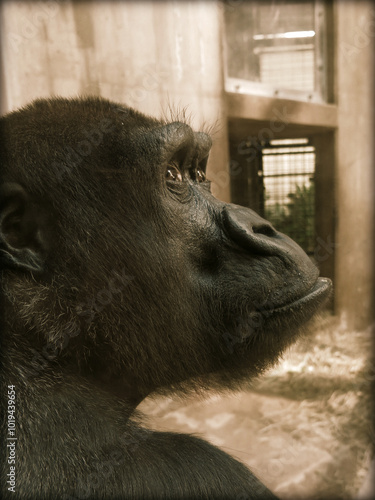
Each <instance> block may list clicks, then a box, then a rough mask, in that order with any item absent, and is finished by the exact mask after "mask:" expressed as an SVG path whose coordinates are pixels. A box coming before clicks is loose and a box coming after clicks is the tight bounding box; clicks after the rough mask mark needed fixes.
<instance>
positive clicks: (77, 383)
mask: <svg viewBox="0 0 375 500" xmlns="http://www.w3.org/2000/svg"><path fill="white" fill-rule="evenodd" d="M0 138H1V160H0V161H1V174H0V192H1V202H0V211H1V212H0V213H1V216H0V221H1V227H0V260H1V309H2V310H1V313H2V314H1V405H2V427H1V429H2V430H1V433H2V435H1V437H2V441H1V442H2V443H4V444H3V447H2V454H3V456H2V460H1V471H2V483H1V488H2V492H1V495H2V498H5V499H10V498H12V499H22V500H23V499H30V500H36V499H38V500H39V499H41V500H47V499H51V500H52V499H53V500H81V499H90V500H91V499H92V500H94V499H95V500H97V499H98V500H99V499H132V500H135V499H207V500H208V499H210V500H212V499H231V500H232V499H237V500H246V499H252V498H268V499H271V498H275V497H274V495H273V494H272V493H271V492H270V491H269V490H268V489H267V488H266V487H265V486H264V485H263V484H262V483H261V482H260V481H259V480H258V479H257V478H256V476H255V475H254V474H253V473H252V472H250V471H249V470H248V469H247V468H246V467H245V466H244V465H243V464H241V463H240V462H239V461H237V460H235V459H234V458H232V457H231V456H230V455H228V454H226V453H224V452H223V451H221V450H220V449H218V448H217V447H215V446H212V445H211V444H209V443H207V442H206V441H204V440H203V439H200V438H198V437H195V436H189V435H184V434H177V433H171V432H156V431H155V432H154V431H151V430H149V429H147V427H145V426H143V425H142V421H141V416H140V415H139V414H138V413H137V410H136V407H137V405H138V404H139V403H140V401H142V400H143V399H144V398H145V397H146V396H148V395H149V394H151V393H154V394H156V393H158V394H167V393H179V394H186V393H188V392H191V391H195V392H197V393H201V394H202V393H205V392H206V390H207V389H213V390H237V389H239V388H241V386H243V384H244V383H245V382H246V381H248V380H249V379H250V378H252V377H255V376H258V375H259V374H261V373H262V372H263V371H264V370H265V369H266V368H267V367H269V366H271V365H272V364H273V363H274V362H275V361H276V360H277V359H278V358H279V356H280V354H281V353H282V351H283V350H285V348H286V347H287V346H289V345H290V344H291V343H293V342H294V341H295V340H296V338H297V337H298V335H299V332H300V331H301V327H302V326H303V325H304V324H305V323H306V321H307V320H308V319H309V318H311V317H312V316H313V315H314V313H315V312H316V311H317V310H318V309H319V307H320V306H321V305H322V304H323V303H324V302H325V300H326V299H327V297H328V296H329V295H330V290H331V283H330V281H329V280H328V279H324V278H319V277H318V274H319V273H318V271H317V269H316V267H315V266H314V265H313V264H312V263H311V261H310V259H309V258H308V256H307V255H306V254H305V253H304V252H303V251H302V250H301V248H300V247H298V245H297V244H296V243H294V242H293V241H292V240H291V239H289V238H288V237H287V236H285V235H283V234H281V233H279V232H277V231H276V230H275V229H274V228H273V227H272V226H271V224H269V223H268V222H267V221H265V220H263V219H261V218H260V217H259V216H258V215H257V214H256V213H254V212H253V211H251V210H249V209H247V208H244V207H240V206H236V205H232V204H229V203H224V202H222V201H219V200H217V199H215V198H214V197H213V195H212V194H211V192H210V182H209V181H208V180H207V178H206V173H205V170H206V164H207V159H208V155H209V151H210V147H211V139H210V137H209V135H208V134H206V133H204V132H194V131H193V130H192V128H191V127H190V126H189V125H188V124H187V123H184V122H182V121H175V122H173V123H168V122H166V121H159V120H156V119H154V118H151V117H148V116H145V115H143V114H141V113H139V112H137V111H135V110H134V109H131V108H128V107H125V106H122V105H120V104H118V103H114V102H111V101H108V100H105V99H102V98H96V97H95V98H94V97H86V98H76V99H65V98H51V99H39V100H36V101H34V102H33V103H31V104H30V105H28V106H26V107H24V108H22V109H20V110H17V111H14V112H11V113H9V114H7V115H6V116H4V117H3V118H1V121H0Z"/></svg>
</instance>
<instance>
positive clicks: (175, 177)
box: [165, 163, 182, 182]
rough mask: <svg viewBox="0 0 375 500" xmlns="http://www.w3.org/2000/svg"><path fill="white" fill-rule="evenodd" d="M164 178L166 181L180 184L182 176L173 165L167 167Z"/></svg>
mask: <svg viewBox="0 0 375 500" xmlns="http://www.w3.org/2000/svg"><path fill="white" fill-rule="evenodd" d="M165 178H166V180H167V181H172V182H182V174H181V172H180V171H179V169H178V168H177V165H176V164H175V163H171V164H170V165H168V167H167V171H166V173H165Z"/></svg>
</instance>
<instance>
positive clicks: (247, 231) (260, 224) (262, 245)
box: [222, 204, 304, 255]
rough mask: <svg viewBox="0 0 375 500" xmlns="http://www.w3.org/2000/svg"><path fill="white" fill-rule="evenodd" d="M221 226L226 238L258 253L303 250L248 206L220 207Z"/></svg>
mask: <svg viewBox="0 0 375 500" xmlns="http://www.w3.org/2000/svg"><path fill="white" fill-rule="evenodd" d="M222 221H223V228H224V231H225V233H226V235H227V236H228V238H229V239H230V240H231V241H232V242H234V243H236V244H237V245H239V246H241V247H242V248H244V249H246V250H248V251H251V252H252V253H256V254H260V255H278V254H280V253H283V254H285V252H287V253H288V247H290V252H291V253H293V254H295V253H297V254H304V251H303V250H302V249H301V248H300V247H299V246H298V245H297V243H295V242H294V241H293V240H291V239H290V238H289V237H287V236H285V235H284V234H282V233H279V232H278V231H276V230H275V229H274V228H273V226H272V225H271V224H270V223H269V222H268V221H266V220H265V219H262V217H260V216H259V215H258V214H257V213H255V212H254V211H253V210H250V209H249V208H245V207H241V206H238V205H233V204H226V205H225V206H224V207H223V209H222Z"/></svg>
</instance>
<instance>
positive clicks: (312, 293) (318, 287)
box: [270, 278, 332, 313]
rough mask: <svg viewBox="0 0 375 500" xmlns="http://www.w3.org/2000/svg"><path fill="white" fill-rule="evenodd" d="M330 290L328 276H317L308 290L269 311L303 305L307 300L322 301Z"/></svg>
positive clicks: (278, 310)
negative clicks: (291, 300)
mask: <svg viewBox="0 0 375 500" xmlns="http://www.w3.org/2000/svg"><path fill="white" fill-rule="evenodd" d="M331 290H332V282H331V280H330V279H328V278H318V279H317V280H316V282H315V283H314V285H313V286H312V287H311V288H310V289H309V290H308V292H307V293H306V294H304V295H303V296H302V297H299V298H298V299H296V300H294V301H293V302H289V303H287V304H284V305H282V306H280V307H275V308H273V309H271V310H270V312H271V313H277V312H286V311H290V310H291V309H293V308H296V307H302V306H303V307H305V306H306V305H308V303H309V302H314V303H316V302H317V301H319V300H320V301H321V302H324V301H325V300H326V299H328V297H329V294H330V293H331Z"/></svg>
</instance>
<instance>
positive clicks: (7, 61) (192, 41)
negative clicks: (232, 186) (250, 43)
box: [1, 0, 229, 200]
mask: <svg viewBox="0 0 375 500" xmlns="http://www.w3.org/2000/svg"><path fill="white" fill-rule="evenodd" d="M1 10H2V13H1V14H2V19H1V24H2V25H1V40H2V64H3V68H4V70H3V71H2V85H1V88H2V96H1V97H2V99H1V102H2V106H3V110H2V111H3V112H4V111H8V110H11V109H15V108H17V107H19V106H21V105H23V104H26V103H27V102H29V101H30V100H32V99H33V98H35V97H47V96H51V95H61V96H73V95H78V94H94V95H101V96H104V97H107V98H110V99H113V100H117V101H120V102H122V103H125V104H127V105H129V106H132V107H134V108H136V109H138V110H140V111H143V112H145V113H147V114H153V115H156V116H160V115H161V114H162V113H166V114H167V116H168V115H169V114H170V110H169V107H171V108H172V115H174V116H176V114H177V115H178V110H182V109H183V108H184V107H187V116H190V115H191V120H190V121H191V123H192V125H193V126H194V127H196V128H201V127H202V125H203V124H204V123H206V124H208V125H210V124H211V125H212V124H215V123H216V122H219V123H220V126H219V127H217V130H216V133H215V134H214V139H215V142H214V147H213V151H212V155H211V156H212V158H211V160H210V166H209V168H210V170H211V173H212V174H213V177H214V178H217V180H218V182H216V183H215V185H214V190H215V193H216V195H217V196H218V197H220V198H221V199H224V200H229V182H221V181H220V179H221V177H222V175H221V174H222V172H223V171H225V170H226V168H227V163H228V153H227V149H228V143H227V133H226V122H225V119H223V113H224V111H223V110H224V106H223V82H222V74H223V71H222V67H221V61H222V58H221V40H222V36H221V16H220V8H219V5H218V2H216V1H208V2H207V1H206V2H205V1H190V2H188V1H183V2H181V1H175V2H172V1H169V2H161V1H160V2H158V1H156V2H155V1H145V0H142V1H133V2H131V1H103V2H99V1H95V2H94V1H92V2H90V1H86V2H78V1H68V0H63V1H62V0H55V1H47V2H41V1H39V2H29V1H13V0H5V1H4V2H2V6H1ZM216 173H217V174H218V175H215V174H216Z"/></svg>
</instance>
